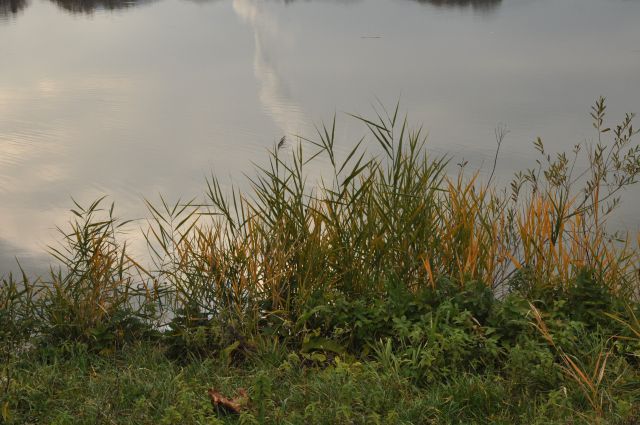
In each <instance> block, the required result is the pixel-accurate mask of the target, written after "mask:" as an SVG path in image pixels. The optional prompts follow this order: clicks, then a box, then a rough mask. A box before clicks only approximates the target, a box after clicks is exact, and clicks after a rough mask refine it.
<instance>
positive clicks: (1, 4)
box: [0, 0, 502, 20]
mask: <svg viewBox="0 0 640 425" xmlns="http://www.w3.org/2000/svg"><path fill="white" fill-rule="evenodd" d="M50 1H52V2H54V3H56V4H57V5H58V6H60V7H61V8H62V9H64V10H66V11H68V12H71V13H75V14H78V13H84V14H90V13H93V12H95V11H96V10H118V9H125V8H129V7H134V6H137V5H140V4H143V3H149V2H153V1H156V0H50ZM198 1H207V0H198ZM209 1H215V0H209ZM296 1H298V0H284V2H285V3H286V4H290V3H295V2H296ZM415 1H417V2H418V3H421V4H425V5H430V6H434V7H439V8H471V9H473V10H477V11H480V12H489V11H492V10H494V9H496V8H497V7H498V6H499V5H500V4H501V3H502V0H415ZM347 3H350V2H347ZM28 5H29V0H0V20H7V19H8V18H12V17H14V16H16V15H18V14H20V13H21V12H22V11H23V10H24V9H25V8H26V7H27V6H28Z"/></svg>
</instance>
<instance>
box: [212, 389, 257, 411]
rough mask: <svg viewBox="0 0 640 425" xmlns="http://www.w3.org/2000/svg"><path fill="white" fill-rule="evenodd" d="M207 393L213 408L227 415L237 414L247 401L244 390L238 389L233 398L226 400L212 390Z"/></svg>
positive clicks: (247, 396) (247, 397)
mask: <svg viewBox="0 0 640 425" xmlns="http://www.w3.org/2000/svg"><path fill="white" fill-rule="evenodd" d="M208 393H209V398H210V399H211V404H212V405H213V407H215V408H216V409H217V408H222V410H224V411H225V412H227V413H236V414H239V413H240V411H242V410H243V408H244V407H245V406H246V405H247V403H248V401H249V395H248V394H247V391H246V390H245V389H244V388H238V391H237V395H236V397H234V398H227V397H225V396H223V395H222V394H220V393H219V392H218V391H216V390H214V389H213V388H209V391H208Z"/></svg>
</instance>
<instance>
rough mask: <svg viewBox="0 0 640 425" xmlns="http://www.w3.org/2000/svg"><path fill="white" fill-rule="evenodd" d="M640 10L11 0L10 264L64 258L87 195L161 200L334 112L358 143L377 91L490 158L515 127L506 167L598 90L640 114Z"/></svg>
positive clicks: (558, 133)
mask: <svg viewBox="0 0 640 425" xmlns="http://www.w3.org/2000/svg"><path fill="white" fill-rule="evenodd" d="M639 23H640V0H422V1H415V0H306V1H297V0H290V1H284V2H282V1H275V0H273V1H269V0H263V1H260V0H211V1H202V0H145V1H134V0H129V1H123V0H107V1H101V0H86V1H81V0H9V1H7V0H0V274H3V272H6V270H9V269H11V268H12V264H13V261H14V260H13V257H15V256H18V257H19V258H20V259H21V261H22V262H23V264H25V265H26V266H27V267H42V266H43V265H44V264H46V259H45V258H46V257H43V252H44V247H45V246H46V245H47V244H48V243H50V242H51V241H52V239H53V235H55V230H54V227H55V225H61V224H64V222H65V221H66V220H67V218H68V217H69V214H68V213H67V210H68V208H69V207H70V206H71V196H73V197H74V198H75V199H77V200H79V201H80V202H88V201H89V200H93V199H95V198H97V197H98V196H101V195H109V196H110V199H112V200H114V201H115V202H116V205H117V207H118V208H117V211H118V212H119V215H121V216H124V217H126V218H136V217H143V216H144V215H145V213H144V206H143V202H142V197H143V196H146V197H151V198H153V197H155V196H157V194H159V193H162V194H164V195H166V196H167V197H168V198H169V199H175V198H177V197H182V198H188V197H190V196H196V195H198V194H200V193H201V192H202V189H203V181H204V178H205V176H207V175H209V173H211V172H214V173H216V174H217V175H219V176H224V177H228V180H229V181H234V182H235V181H242V173H243V172H247V171H250V170H251V163H252V162H257V163H260V162H261V161H264V159H265V151H266V149H267V148H269V147H271V146H272V145H273V143H274V141H277V140H279V139H280V137H282V135H291V134H304V135H310V134H311V133H312V131H313V125H314V124H317V123H320V122H322V121H326V120H328V119H330V118H331V117H332V116H333V114H334V112H337V113H338V122H339V132H338V134H339V136H340V137H341V140H344V143H345V145H344V149H346V148H347V147H348V146H349V145H350V144H351V143H352V142H353V141H354V140H356V139H358V138H359V137H360V136H361V135H362V134H363V130H362V129H361V128H360V127H357V126H356V125H353V124H350V123H349V122H348V120H347V119H346V118H345V117H344V115H343V114H341V113H342V112H355V113H361V114H367V113H368V112H370V111H371V108H370V105H371V104H372V103H375V102H377V99H380V100H381V102H382V103H383V104H386V105H389V106H393V105H394V104H395V102H396V100H397V99H398V98H400V99H401V105H402V107H403V108H404V109H406V110H407V111H408V112H409V116H410V119H411V120H412V121H413V122H415V123H421V124H423V125H424V127H425V129H426V130H428V132H429V137H430V144H431V148H432V149H433V151H435V152H436V153H445V152H449V153H452V154H455V155H457V156H458V157H460V158H465V159H467V160H469V161H470V163H471V164H472V165H473V166H474V167H480V166H482V165H483V164H484V166H485V167H487V166H488V164H489V163H490V162H491V160H492V155H493V151H494V149H495V140H494V129H495V128H496V126H499V125H505V126H506V127H507V128H508V129H509V135H508V137H507V140H506V141H505V144H504V146H503V151H502V153H501V162H500V164H499V166H498V172H499V174H500V175H501V176H502V177H503V178H505V179H506V178H507V176H508V175H510V173H511V172H512V171H513V170H515V169H520V168H523V167H526V166H530V165H532V164H531V157H532V152H533V150H532V148H531V141H532V140H533V139H534V138H535V137H536V136H541V137H542V138H543V139H544V140H545V141H546V143H547V145H548V146H550V147H554V148H557V149H570V148H571V146H573V145H574V144H575V143H578V142H581V141H584V140H588V139H589V138H590V137H592V135H593V134H592V132H591V127H590V121H589V120H590V119H589V115H588V108H589V106H590V105H591V104H592V103H593V101H594V100H595V98H596V97H597V96H599V95H606V96H607V97H608V100H609V106H610V108H609V110H610V112H611V115H612V117H616V118H620V117H621V115H622V114H623V113H624V112H634V111H637V112H640V25H639ZM639 198H640V192H638V191H633V192H629V193H628V194H627V199H625V202H626V203H627V207H626V209H625V210H623V212H622V214H621V220H622V221H623V222H624V223H625V224H626V225H628V226H631V227H633V226H636V227H637V225H638V222H639V221H640V220H638V219H637V218H636V208H638V207H640V199H639Z"/></svg>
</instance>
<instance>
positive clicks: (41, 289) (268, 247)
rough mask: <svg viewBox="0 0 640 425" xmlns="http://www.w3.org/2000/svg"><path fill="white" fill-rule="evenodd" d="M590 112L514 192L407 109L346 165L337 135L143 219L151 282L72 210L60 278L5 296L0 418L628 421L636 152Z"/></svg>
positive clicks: (97, 210)
mask: <svg viewBox="0 0 640 425" xmlns="http://www.w3.org/2000/svg"><path fill="white" fill-rule="evenodd" d="M591 116H592V118H593V127H594V134H595V136H594V140H593V142H592V143H585V144H582V145H577V146H576V147H575V149H574V150H573V151H572V152H570V153H554V152H549V151H548V149H547V147H546V146H545V145H544V144H543V142H542V141H541V140H540V139H538V140H536V141H535V143H534V149H535V150H536V152H537V154H538V156H537V159H536V161H535V163H534V164H532V168H531V169H527V170H524V171H522V172H520V173H517V174H516V175H515V177H514V179H513V181H512V182H511V184H510V185H509V186H508V187H506V188H500V187H497V184H496V183H495V182H494V180H493V172H491V173H490V174H489V177H488V179H486V181H482V179H481V177H480V175H479V173H478V172H470V171H469V170H466V169H465V167H464V166H460V168H459V169H458V173H457V175H454V176H451V174H450V173H448V172H447V171H448V170H449V168H448V167H447V166H448V164H449V163H450V158H448V157H432V156H431V155H430V154H429V153H428V149H427V147H426V145H425V143H426V139H425V137H424V134H423V132H422V131H421V130H420V128H413V127H411V126H410V125H409V124H408V122H407V120H406V119H403V118H402V117H400V116H399V114H398V107H397V106H396V108H395V109H393V110H385V109H384V108H381V109H380V110H378V111H377V112H376V113H375V114H374V118H373V119H371V120H370V119H367V118H362V117H356V116H352V118H353V119H355V120H359V121H360V122H361V123H362V124H363V125H364V126H365V127H366V128H367V129H368V137H367V138H363V139H362V140H361V141H360V142H359V143H357V144H356V145H355V146H354V147H353V149H352V150H350V151H349V152H347V153H346V154H345V155H339V154H338V153H337V151H336V149H335V146H336V145H337V144H338V143H340V142H338V141H336V139H335V134H336V131H335V130H336V128H335V126H336V123H335V119H334V121H333V122H332V123H330V124H329V125H326V126H321V127H319V128H318V132H317V135H316V137H315V138H313V139H303V140H301V142H304V143H297V144H296V145H295V146H294V147H293V148H289V147H287V145H286V144H285V146H284V147H282V146H275V147H274V149H273V150H272V151H271V152H270V157H269V162H268V165H267V166H265V167H261V168H258V169H257V174H256V176H255V177H254V178H253V179H251V182H250V183H251V189H250V190H248V191H240V190H236V189H232V190H231V191H230V192H229V193H227V192H226V191H224V190H223V189H222V186H221V183H220V182H219V181H218V180H217V179H216V178H215V177H212V178H210V179H208V180H207V182H206V199H207V202H205V203H196V202H194V201H192V202H186V203H183V202H177V203H175V204H170V203H168V202H166V201H165V200H164V199H161V201H160V202H159V203H152V202H150V201H147V206H148V210H149V220H148V226H147V227H146V228H145V229H144V237H145V239H146V241H147V245H148V247H149V252H150V255H151V258H152V261H151V262H150V264H151V265H150V266H148V265H142V264H141V263H140V262H139V261H138V260H136V259H135V258H132V257H131V256H129V254H128V253H127V247H126V243H125V242H124V236H123V235H122V229H123V226H125V225H126V222H125V221H122V220H119V219H117V218H116V217H115V215H114V207H113V205H111V206H109V205H107V204H106V202H105V200H104V199H101V200H98V201H96V202H94V203H92V204H91V205H89V206H82V205H79V204H76V205H75V207H74V209H73V210H72V211H71V213H72V221H71V222H70V223H69V226H68V228H66V229H61V243H60V245H57V246H55V247H52V248H51V253H52V255H53V257H54V258H55V260H56V261H57V264H58V265H59V266H58V267H56V268H52V271H51V273H50V274H49V275H48V276H43V277H41V278H38V279H35V280H34V279H29V278H27V274H26V273H24V274H23V275H22V276H13V275H9V276H5V277H4V278H2V281H1V283H0V423H6V424H29V423H52V424H67V423H69V424H71V423H87V424H88V423H91V424H95V423H105V424H107V423H118V424H219V423H240V424H258V423H259V424H262V423H265V424H302V423H311V424H353V423H357V424H375V423H381V424H429V423H434V424H439V423H451V424H454V423H455V424H459V423H464V424H471V423H478V424H480V423H492V424H493V423H501V424H513V423H527V424H550V423H557V424H567V423H571V424H594V423H598V424H600V423H601V424H609V423H610V424H636V423H639V422H640V303H639V298H640V251H639V250H638V244H639V243H640V235H629V234H621V233H611V232H609V231H608V229H607V219H608V217H609V216H610V214H611V212H612V211H614V210H615V208H616V207H617V206H618V205H619V203H620V201H621V198H620V197H621V195H622V194H623V192H624V191H625V189H627V188H631V187H632V186H634V185H635V184H636V183H637V181H638V177H639V176H640V147H639V146H638V144H637V143H636V142H635V140H634V136H635V135H636V134H637V130H635V128H634V127H633V118H634V117H633V115H632V114H628V115H626V116H625V117H624V118H623V119H622V121H620V122H619V124H616V125H614V126H611V127H609V126H608V125H607V117H606V105H605V100H604V98H600V99H598V100H597V102H596V103H595V104H594V106H593V107H592V109H591ZM503 137H504V134H502V133H501V132H497V139H498V145H497V146H498V148H497V149H498V151H497V152H496V160H499V158H498V153H499V148H500V145H501V143H502V140H503ZM367 143H373V144H375V151H376V152H380V153H379V154H377V155H373V154H371V153H370V152H371V150H369V149H367V147H366V144H367ZM303 146H304V149H303ZM289 149H290V153H289V152H288V151H289ZM307 150H308V151H307ZM315 161H326V162H328V164H329V175H328V176H327V175H324V176H323V178H322V179H319V180H318V181H313V182H311V183H310V182H309V179H308V177H307V176H308V174H307V172H308V170H309V168H310V167H312V166H313V164H314V162H315ZM494 168H495V164H494Z"/></svg>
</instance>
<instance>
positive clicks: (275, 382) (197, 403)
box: [5, 344, 638, 424]
mask: <svg viewBox="0 0 640 425" xmlns="http://www.w3.org/2000/svg"><path fill="white" fill-rule="evenodd" d="M258 357H261V358H265V357H269V358H270V361H269V362H263V361H262V360H261V359H259V360H249V361H247V362H246V363H244V364H243V365H242V366H241V367H237V366H232V367H229V366H228V365H227V364H225V363H221V362H220V361H218V360H214V359H210V358H208V359H195V358H194V359H192V360H190V361H189V362H188V363H187V364H183V365H180V364H178V363H176V362H174V361H170V360H169V359H167V357H166V355H165V353H164V351H163V350H162V349H161V348H159V347H157V346H154V345H151V344H136V345H133V346H130V347H127V348H126V349H124V350H122V351H121V352H120V353H119V354H118V355H117V356H115V357H102V356H96V355H92V354H89V353H87V351H86V347H84V348H83V347H82V346H81V345H79V346H78V345H76V346H73V345H69V346H67V347H64V348H63V347H58V348H56V349H49V350H43V351H40V352H34V353H31V354H30V355H29V356H27V357H25V358H22V359H20V360H19V361H18V363H17V364H16V366H15V372H14V373H15V375H14V377H13V383H12V394H11V398H10V408H9V409H8V415H7V417H5V419H8V420H7V421H6V422H7V423H16V424H17V423H20V424H28V423H51V424H67V423H82V424H95V423H104V424H107V423H118V424H178V423H182V424H217V423H273V424H285V423H291V424H303V423H313V424H352V423H359V424H371V423H385V424H392V423H398V424H427V423H451V424H454V423H466V424H470V423H504V424H512V423H530V424H537V423H539V424H543V423H558V424H560V423H594V422H597V421H598V420H600V422H601V423H635V422H634V421H637V420H638V416H635V415H637V414H638V412H637V411H636V412H635V413H634V411H633V409H632V406H633V403H636V402H637V399H631V400H626V399H620V400H619V401H617V404H616V410H614V411H613V412H610V413H608V414H607V415H606V416H605V417H603V418H601V419H598V418H597V417H596V415H595V414H594V413H593V412H589V411H588V410H586V409H583V408H581V407H582V406H581V403H580V399H579V397H577V394H572V392H571V391H569V393H568V394H566V393H565V392H564V390H563V389H562V388H563V387H559V388H558V389H557V390H555V391H539V392H535V393H527V392H526V391H525V390H523V387H522V383H521V382H519V381H517V380H510V379H508V378H507V377H505V376H502V375H500V374H497V373H493V372H486V373H482V374H478V373H476V374H473V373H459V374H455V375H452V376H451V377H449V378H448V379H446V380H439V381H437V382H434V383H432V384H430V385H428V386H425V387H419V386H416V385H414V384H412V382H411V381H410V380H409V379H407V378H404V377H401V376H398V375H397V374H396V373H395V372H394V371H393V370H391V369H389V368H388V367H385V366H383V364H381V363H380V362H377V361H374V360H371V361H366V362H355V361H354V362H350V363H345V362H335V363H333V364H331V365H325V366H322V367H318V366H309V365H304V364H303V362H302V359H301V357H300V356H299V354H296V353H293V352H289V353H288V354H287V353H286V352H278V353H273V352H267V353H260V356H258ZM547 373H548V371H547ZM240 387H243V388H246V389H247V390H248V392H249V394H250V396H251V402H250V404H249V406H248V407H247V410H246V412H243V413H242V414H241V415H222V414H217V413H216V411H215V409H214V408H213V407H212V405H211V403H210V401H209V399H208V396H207V389H208V388H215V389H217V390H219V391H221V392H222V393H223V394H227V395H229V396H231V395H233V394H234V393H235V392H236V390H237V389H238V388H240ZM576 409H577V411H578V412H579V413H576V411H575V410H576ZM580 415H584V416H582V417H581V416H580ZM569 417H573V419H572V420H571V421H569V422H567V421H568V419H567V418H569Z"/></svg>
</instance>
